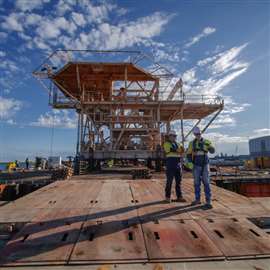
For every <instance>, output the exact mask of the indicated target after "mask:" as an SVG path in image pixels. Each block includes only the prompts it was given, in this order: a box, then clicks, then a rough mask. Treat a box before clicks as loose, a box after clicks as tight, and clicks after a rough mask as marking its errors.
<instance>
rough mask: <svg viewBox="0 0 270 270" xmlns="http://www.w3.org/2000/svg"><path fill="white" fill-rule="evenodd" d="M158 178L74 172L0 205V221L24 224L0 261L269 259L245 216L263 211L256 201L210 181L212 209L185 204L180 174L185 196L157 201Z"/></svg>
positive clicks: (266, 245) (266, 241) (269, 241)
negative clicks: (135, 177) (132, 177)
mask: <svg viewBox="0 0 270 270" xmlns="http://www.w3.org/2000/svg"><path fill="white" fill-rule="evenodd" d="M164 184H165V181H164V176H163V175H157V174H155V176H153V179H151V180H135V181H134V180H131V179H130V178H129V176H128V175H121V177H119V176H118V175H92V176H91V175H85V176H74V177H73V178H72V179H71V180H68V181H57V182H54V183H52V184H50V185H48V186H46V187H43V188H41V189H39V190H37V191H35V192H33V193H31V194H29V195H27V196H25V197H22V198H20V199H18V200H16V201H15V202H10V203H8V204H6V205H3V206H1V207H0V224H1V226H3V224H13V225H14V224H25V225H24V226H23V227H22V228H21V229H20V230H19V231H18V232H17V233H15V234H14V235H13V237H12V239H11V240H10V241H9V242H7V244H6V245H5V246H4V247H3V248H2V249H1V252H0V265H1V266H12V267H15V266H25V267H27V266H30V265H31V266H37V267H39V266H40V265H47V266H53V265H74V267H75V265H77V266H76V267H77V268H78V269H80V268H79V266H78V265H84V264H88V265H95V266H96V268H93V269H103V268H98V267H99V265H100V264H101V265H103V264H110V265H114V264H126V267H127V268H122V269H149V268H147V267H148V266H147V264H148V263H155V264H162V265H163V264H164V263H172V262H174V263H178V268H175V269H182V268H180V267H181V266H183V265H182V263H185V262H197V261H201V267H203V265H204V263H203V262H213V261H219V262H220V263H223V266H225V265H226V266H228V265H229V263H232V265H233V264H234V263H233V261H234V260H242V261H245V260H252V259H257V260H258V259H262V262H264V260H266V261H267V258H270V235H269V234H268V233H267V232H266V231H264V230H263V229H261V228H260V227H258V226H256V225H255V224H254V223H253V222H252V220H254V219H260V218H262V217H269V210H270V209H269V206H268V205H264V203H263V201H260V202H257V201H255V200H253V199H249V198H247V197H244V196H241V195H239V194H236V193H233V192H230V191H227V190H225V189H222V188H219V187H216V186H212V191H213V206H214V208H213V209H210V210H204V209H203V207H202V206H191V204H190V203H191V201H192V200H193V185H192V179H191V176H189V175H185V177H184V179H183V192H184V196H185V198H186V199H187V202H186V203H177V202H172V203H171V204H165V203H164V200H163V199H164V197H163V192H164ZM268 262H269V260H268ZM142 263H143V264H142ZM133 264H135V265H134V266H133V268H132V265H133ZM138 265H139V266H138ZM206 265H207V264H206ZM254 265H258V264H256V263H254ZM128 267H129V268H128ZM140 267H141V268H140ZM33 269H35V268H33ZM81 269H83V267H82V268H81ZM91 269H92V268H91ZM104 269H107V268H104ZM108 269H111V268H108ZM150 269H163V268H153V267H152V268H150ZM164 269H167V268H164ZM169 269H174V268H169ZM205 269H207V267H206V268H205ZM214 269H217V268H214ZM226 269H230V268H226ZM232 269H233V268H232ZM237 269H239V268H237ZM243 269H248V268H247V267H246V268H243ZM254 269H255V268H254ZM262 269H267V268H262Z"/></svg>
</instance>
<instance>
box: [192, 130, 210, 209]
mask: <svg viewBox="0 0 270 270" xmlns="http://www.w3.org/2000/svg"><path fill="white" fill-rule="evenodd" d="M193 134H194V136H195V139H194V140H193V141H191V142H190V143H189V146H188V150H187V159H188V161H189V162H192V163H193V177H194V190H195V200H194V201H193V202H192V205H198V204H201V183H203V186H204V193H205V201H206V203H205V205H204V207H205V208H207V209H211V208H212V204H211V187H210V177H209V158H208V152H209V153H211V154H213V153H215V148H214V147H213V146H212V143H211V141H209V140H206V139H204V138H203V137H202V135H201V131H200V129H199V128H198V127H195V128H194V129H193Z"/></svg>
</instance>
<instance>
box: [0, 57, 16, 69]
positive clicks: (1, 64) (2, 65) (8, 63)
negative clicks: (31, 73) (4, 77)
mask: <svg viewBox="0 0 270 270" xmlns="http://www.w3.org/2000/svg"><path fill="white" fill-rule="evenodd" d="M0 69H4V70H9V71H17V70H18V69H19V68H18V65H17V64H16V63H15V62H14V61H12V60H9V59H7V60H2V61H0Z"/></svg>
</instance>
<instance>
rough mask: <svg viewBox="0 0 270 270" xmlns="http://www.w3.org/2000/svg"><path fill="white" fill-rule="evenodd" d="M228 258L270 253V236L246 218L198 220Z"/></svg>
mask: <svg viewBox="0 0 270 270" xmlns="http://www.w3.org/2000/svg"><path fill="white" fill-rule="evenodd" d="M197 222H198V223H199V224H200V225H201V226H202V228H203V229H204V230H205V232H206V233H207V234H208V235H209V237H210V238H211V239H212V240H213V241H214V243H215V244H216V246H218V247H219V249H220V250H221V251H222V252H223V253H224V255H225V256H226V257H227V258H231V259H233V258H235V259H237V258H243V257H258V256H265V255H269V254H270V236H269V235H268V234H267V233H266V232H265V231H263V230H262V229H260V228H258V227H257V226H255V225H254V224H252V223H251V222H249V221H248V220H246V219H245V218H232V219H230V218H226V219H214V220H205V219H202V220H199V221H197Z"/></svg>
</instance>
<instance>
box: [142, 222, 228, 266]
mask: <svg viewBox="0 0 270 270" xmlns="http://www.w3.org/2000/svg"><path fill="white" fill-rule="evenodd" d="M142 228H143V231H144V234H145V239H146V240H145V241H146V248H147V252H148V254H149V260H151V261H159V260H160V261H163V260H165V261H169V260H177V261H186V260H199V259H201V260H203V259H213V258H216V259H217V258H222V257H223V254H222V252H221V251H220V250H219V249H218V248H217V247H216V245H215V244H214V243H213V241H212V240H211V239H210V238H209V237H208V236H207V234H206V233H205V232H204V231H203V230H202V228H201V227H200V226H199V225H198V224H197V223H196V222H195V221H193V220H183V221H178V222H176V221H170V220H166V221H159V222H157V223H154V222H149V223H146V224H143V225H142Z"/></svg>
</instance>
